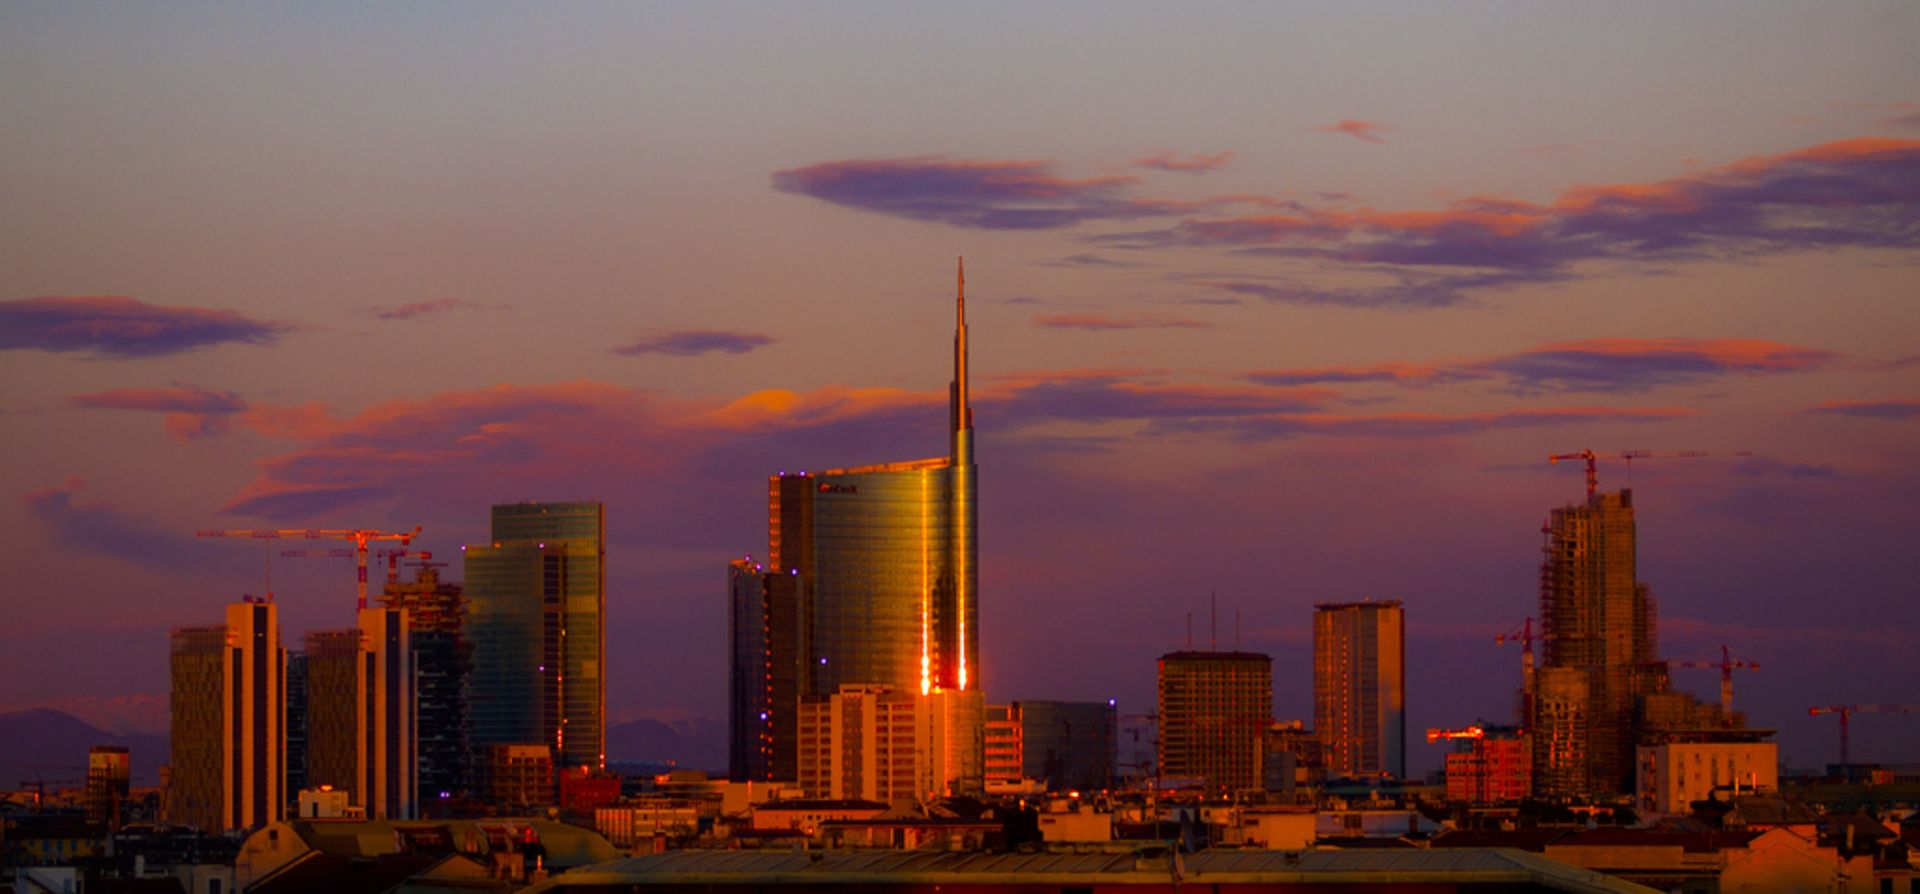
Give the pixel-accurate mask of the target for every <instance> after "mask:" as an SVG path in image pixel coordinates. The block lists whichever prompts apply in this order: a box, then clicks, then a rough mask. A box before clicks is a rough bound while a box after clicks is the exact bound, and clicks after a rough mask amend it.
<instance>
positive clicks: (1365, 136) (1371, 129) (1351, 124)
mask: <svg viewBox="0 0 1920 894" xmlns="http://www.w3.org/2000/svg"><path fill="white" fill-rule="evenodd" d="M1386 129H1387V126H1386V125H1384V124H1376V123H1374V122H1372V121H1358V120H1355V119H1353V118H1342V119H1340V120H1339V121H1338V122H1336V123H1333V124H1322V125H1320V126H1319V127H1316V128H1314V130H1317V131H1320V132H1321V133H1343V134H1346V135H1347V136H1350V137H1352V138H1354V139H1356V140H1361V141H1364V142H1368V143H1384V142H1386V138H1385V137H1382V136H1380V132H1381V131H1384V130H1386Z"/></svg>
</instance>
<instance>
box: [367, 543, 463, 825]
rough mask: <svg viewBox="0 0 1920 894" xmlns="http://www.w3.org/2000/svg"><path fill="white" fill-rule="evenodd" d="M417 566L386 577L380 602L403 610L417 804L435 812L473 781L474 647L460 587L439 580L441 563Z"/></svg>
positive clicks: (426, 810)
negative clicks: (405, 577)
mask: <svg viewBox="0 0 1920 894" xmlns="http://www.w3.org/2000/svg"><path fill="white" fill-rule="evenodd" d="M416 568H417V570H416V571H415V574H414V579H413V580H411V581H402V580H398V579H393V578H390V579H389V580H388V581H387V585H386V590H385V592H383V593H382V594H381V597H380V602H381V604H382V605H385V606H387V607H388V608H403V609H406V611H407V623H408V627H409V629H410V630H411V631H412V634H413V654H414V664H415V667H416V668H417V669H418V672H417V673H416V674H415V677H414V680H415V705H416V712H417V717H418V721H417V723H416V737H417V739H418V742H419V750H418V753H419V774H420V785H419V796H418V802H419V804H420V809H421V811H422V812H423V813H426V814H431V815H439V811H438V810H437V807H438V806H439V805H442V804H446V803H450V802H452V801H453V799H455V798H457V797H459V796H460V794H461V793H463V792H466V791H468V790H469V788H470V786H471V785H472V782H471V779H472V775H471V772H470V768H471V766H472V760H473V759H472V754H471V751H470V750H469V741H470V738H471V731H470V730H471V727H470V725H469V722H468V716H467V715H468V685H469V683H468V677H469V674H470V673H471V670H472V665H473V646H472V645H471V644H470V643H469V642H468V641H467V637H466V619H467V600H466V595H465V593H464V591H463V590H462V589H461V587H460V585H459V584H455V583H447V582H444V581H442V580H440V570H439V569H440V563H437V562H422V563H420V564H419V565H417V566H416Z"/></svg>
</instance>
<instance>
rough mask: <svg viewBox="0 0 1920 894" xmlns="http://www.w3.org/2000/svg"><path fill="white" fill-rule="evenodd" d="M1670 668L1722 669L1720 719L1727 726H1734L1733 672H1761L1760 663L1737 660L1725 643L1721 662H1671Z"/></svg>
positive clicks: (1721, 648)
mask: <svg viewBox="0 0 1920 894" xmlns="http://www.w3.org/2000/svg"><path fill="white" fill-rule="evenodd" d="M1667 665H1668V666H1669V667H1692V668H1701V669H1707V668H1719V669H1720V718H1721V720H1722V722H1724V723H1726V725H1727V726H1729V727H1731V726H1733V672H1734V671H1735V670H1741V669H1744V670H1759V669H1760V662H1757V661H1745V660H1736V659H1735V658H1734V657H1733V650H1732V649H1730V648H1728V647H1727V646H1726V645H1725V644H1724V643H1723V644H1721V646H1720V660H1719V661H1669V662H1667Z"/></svg>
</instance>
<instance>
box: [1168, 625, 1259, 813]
mask: <svg viewBox="0 0 1920 894" xmlns="http://www.w3.org/2000/svg"><path fill="white" fill-rule="evenodd" d="M1159 677H1160V685H1159V690H1160V697H1159V706H1160V741H1159V749H1160V753H1159V762H1160V775H1162V776H1166V777H1176V778H1196V779H1204V780H1206V787H1207V789H1208V790H1209V791H1211V792H1215V793H1219V792H1228V793H1231V792H1237V791H1243V790H1247V789H1255V788H1260V787H1262V786H1263V784H1264V780H1263V779H1262V774H1263V766H1262V762H1263V760H1264V759H1265V754H1264V741H1263V734H1264V733H1265V732H1266V730H1267V728H1268V727H1270V726H1272V725H1273V659H1272V658H1269V657H1268V656H1266V655H1262V654H1259V653H1257V652H1192V651H1188V652H1171V653H1168V654H1166V655H1162V656H1160V674H1159Z"/></svg>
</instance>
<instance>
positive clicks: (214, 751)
mask: <svg viewBox="0 0 1920 894" xmlns="http://www.w3.org/2000/svg"><path fill="white" fill-rule="evenodd" d="M286 664H287V654H286V650H285V649H283V648H282V647H281V645H280V613H279V608H278V607H277V606H275V605H274V604H273V603H272V602H268V601H264V600H254V599H248V600H246V601H244V602H238V603H234V604H232V605H229V606H227V623H226V625H225V626H222V627H189V628H183V629H180V630H175V631H174V632H173V635H172V656H171V671H172V700H171V705H170V708H171V714H172V723H173V728H172V732H171V737H172V747H173V755H174V758H173V764H172V765H171V768H170V771H169V775H168V785H169V788H170V791H169V792H168V805H167V807H168V821H169V822H174V823H181V824H185V825H191V826H196V827H198V828H200V829H202V830H203V831H209V832H212V831H216V830H217V831H226V830H230V829H257V828H259V827H261V826H264V825H266V824H268V823H271V822H275V821H278V820H281V819H285V818H286V813H287V792H286V749H285V747H284V743H285V736H286V729H285V718H286V676H285V673H286Z"/></svg>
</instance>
